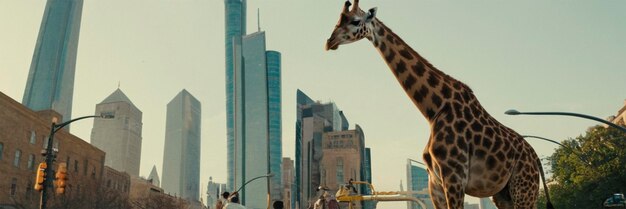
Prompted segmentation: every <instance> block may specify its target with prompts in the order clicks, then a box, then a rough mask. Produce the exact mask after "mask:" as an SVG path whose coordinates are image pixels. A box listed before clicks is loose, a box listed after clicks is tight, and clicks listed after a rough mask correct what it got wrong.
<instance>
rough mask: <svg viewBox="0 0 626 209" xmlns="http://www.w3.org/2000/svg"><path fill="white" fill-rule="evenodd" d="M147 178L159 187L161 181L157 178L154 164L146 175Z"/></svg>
mask: <svg viewBox="0 0 626 209" xmlns="http://www.w3.org/2000/svg"><path fill="white" fill-rule="evenodd" d="M148 179H149V180H152V184H153V185H155V186H158V187H161V181H160V180H159V173H157V170H156V165H153V166H152V171H150V175H148Z"/></svg>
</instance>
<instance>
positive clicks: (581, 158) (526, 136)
mask: <svg viewBox="0 0 626 209" xmlns="http://www.w3.org/2000/svg"><path fill="white" fill-rule="evenodd" d="M522 137H524V138H535V139H541V140H544V141H548V142H552V143H554V144H558V145H559V146H561V147H563V148H565V149H567V150H568V151H570V152H571V153H572V154H574V155H576V157H578V159H580V161H583V162H585V163H587V164H588V165H592V164H591V163H590V162H589V161H587V160H586V159H585V158H583V157H582V156H581V155H579V154H578V153H577V152H575V151H574V149H572V148H571V147H568V146H565V145H563V144H561V143H559V142H557V141H554V140H552V139H548V138H544V137H540V136H531V135H522Z"/></svg>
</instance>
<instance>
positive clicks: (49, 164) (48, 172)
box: [39, 115, 115, 209]
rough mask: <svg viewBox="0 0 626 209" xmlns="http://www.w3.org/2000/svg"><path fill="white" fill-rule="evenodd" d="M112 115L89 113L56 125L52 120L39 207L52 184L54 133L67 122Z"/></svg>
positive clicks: (45, 200)
mask: <svg viewBox="0 0 626 209" xmlns="http://www.w3.org/2000/svg"><path fill="white" fill-rule="evenodd" d="M114 117H115V116H113V115H90V116H84V117H80V118H75V119H73V120H69V121H66V122H64V123H61V124H59V125H57V124H56V123H55V122H52V126H50V136H49V137H48V146H47V147H46V168H45V169H44V170H43V173H44V176H45V179H44V180H43V190H42V191H41V200H40V202H39V208H40V209H45V208H46V206H47V202H48V187H51V186H52V181H53V178H54V172H53V171H52V163H54V158H56V156H55V154H54V153H53V151H52V145H53V143H52V141H53V140H54V133H56V132H57V131H59V130H61V129H62V128H63V127H65V126H67V125H68V124H70V123H72V122H74V121H77V120H82V119H85V118H114Z"/></svg>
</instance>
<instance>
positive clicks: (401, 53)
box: [399, 49, 413, 60]
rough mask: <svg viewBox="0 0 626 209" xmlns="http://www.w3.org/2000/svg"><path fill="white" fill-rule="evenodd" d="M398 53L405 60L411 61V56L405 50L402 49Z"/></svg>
mask: <svg viewBox="0 0 626 209" xmlns="http://www.w3.org/2000/svg"><path fill="white" fill-rule="evenodd" d="M399 52H400V55H402V57H404V58H405V59H407V60H412V59H413V55H412V54H411V52H409V51H408V50H407V49H402V50H400V51H399Z"/></svg>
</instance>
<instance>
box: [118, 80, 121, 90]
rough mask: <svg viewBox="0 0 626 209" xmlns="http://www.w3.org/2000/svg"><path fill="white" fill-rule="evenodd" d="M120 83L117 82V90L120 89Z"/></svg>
mask: <svg viewBox="0 0 626 209" xmlns="http://www.w3.org/2000/svg"><path fill="white" fill-rule="evenodd" d="M120 83H121V82H120V81H117V89H120Z"/></svg>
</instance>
